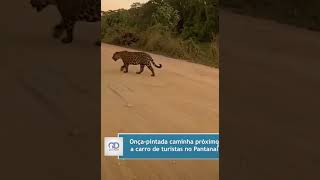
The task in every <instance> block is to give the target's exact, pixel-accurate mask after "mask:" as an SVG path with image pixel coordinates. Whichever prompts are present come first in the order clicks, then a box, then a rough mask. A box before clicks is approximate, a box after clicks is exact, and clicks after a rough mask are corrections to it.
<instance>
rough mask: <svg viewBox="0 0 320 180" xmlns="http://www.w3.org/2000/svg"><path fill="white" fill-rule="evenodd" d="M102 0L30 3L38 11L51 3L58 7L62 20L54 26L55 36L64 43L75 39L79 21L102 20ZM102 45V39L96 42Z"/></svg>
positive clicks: (41, 0) (50, 0)
mask: <svg viewBox="0 0 320 180" xmlns="http://www.w3.org/2000/svg"><path fill="white" fill-rule="evenodd" d="M100 1H101V0H31V1H30V4H31V6H32V7H33V8H35V9H36V10H37V11H38V12H40V11H42V10H43V9H44V8H46V7H47V6H49V5H54V6H56V7H57V8H58V10H59V12H60V15H61V17H62V20H61V22H60V23H59V24H57V25H56V26H55V27H54V29H53V30H54V31H53V37H54V38H60V37H61V36H62V34H63V33H64V32H66V36H65V37H64V38H62V42H63V43H71V42H72V41H73V29H74V26H75V24H76V22H77V21H85V22H98V21H101V2H100ZM96 44H97V45H100V41H97V42H96Z"/></svg>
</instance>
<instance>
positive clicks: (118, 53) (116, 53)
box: [112, 52, 121, 61]
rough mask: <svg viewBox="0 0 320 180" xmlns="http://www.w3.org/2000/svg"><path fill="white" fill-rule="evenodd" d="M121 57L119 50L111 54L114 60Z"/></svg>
mask: <svg viewBox="0 0 320 180" xmlns="http://www.w3.org/2000/svg"><path fill="white" fill-rule="evenodd" d="M120 58H121V57H120V52H115V53H114V54H113V56H112V59H113V60H114V61H117V60H118V59H120Z"/></svg>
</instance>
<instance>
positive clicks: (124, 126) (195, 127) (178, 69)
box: [101, 44, 219, 180]
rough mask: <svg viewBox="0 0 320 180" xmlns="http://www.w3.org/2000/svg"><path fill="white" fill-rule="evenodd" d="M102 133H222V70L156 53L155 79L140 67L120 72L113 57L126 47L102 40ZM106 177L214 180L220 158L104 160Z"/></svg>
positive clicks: (103, 172) (104, 174)
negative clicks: (215, 159) (141, 70)
mask: <svg viewBox="0 0 320 180" xmlns="http://www.w3.org/2000/svg"><path fill="white" fill-rule="evenodd" d="M101 48H102V49H101V57H102V67H101V73H102V77H101V84H102V91H101V93H102V109H101V112H102V136H115V135H116V133H119V132H123V133H125V132H126V133H129V132H137V133H143V132H145V133H146V132H150V133H155V132H163V133H168V132H218V129H219V119H218V117H219V105H218V101H219V98H218V97H219V92H218V90H219V71H218V70H217V69H214V68H210V67H207V66H203V65H198V64H193V63H189V62H186V61H182V60H176V59H171V58H167V57H164V56H160V55H152V56H153V58H154V59H155V62H156V63H157V64H159V63H161V64H162V65H163V67H162V68H161V69H157V68H155V73H156V76H155V77H151V76H150V74H151V73H150V71H149V70H148V69H145V71H144V72H143V73H142V74H141V75H137V74H135V72H136V71H138V70H139V66H130V67H129V73H127V74H124V73H122V72H120V66H121V65H122V64H121V63H122V62H121V60H120V61H117V62H114V61H113V60H112V59H111V57H112V54H113V53H114V52H116V51H120V50H124V48H122V47H118V46H113V45H107V44H103V45H102V47H101ZM102 178H103V180H117V179H128V180H131V179H132V180H133V179H139V180H149V179H152V180H196V179H201V180H213V179H218V161H119V160H117V159H116V158H104V159H103V161H102Z"/></svg>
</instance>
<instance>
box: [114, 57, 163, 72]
mask: <svg viewBox="0 0 320 180" xmlns="http://www.w3.org/2000/svg"><path fill="white" fill-rule="evenodd" d="M112 59H113V60H114V61H117V60H118V59H122V62H123V65H122V66H121V68H120V71H123V70H124V71H123V72H124V73H127V72H128V68H129V65H140V71H138V72H136V73H137V74H141V73H142V72H143V70H144V67H145V66H147V67H148V68H149V69H150V71H151V73H152V74H151V76H155V73H154V70H153V68H152V66H151V63H152V64H153V65H154V66H155V67H157V68H161V67H162V65H161V64H159V65H157V64H156V63H155V62H154V61H153V59H152V57H151V56H150V55H149V54H147V53H145V52H129V51H120V52H115V53H114V54H113V56H112Z"/></svg>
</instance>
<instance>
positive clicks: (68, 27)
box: [62, 19, 75, 43]
mask: <svg viewBox="0 0 320 180" xmlns="http://www.w3.org/2000/svg"><path fill="white" fill-rule="evenodd" d="M64 25H65V29H66V31H67V36H66V37H65V38H63V39H62V42H63V43H71V42H72V41H73V28H74V25H75V21H73V20H68V19H67V20H65V21H64Z"/></svg>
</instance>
